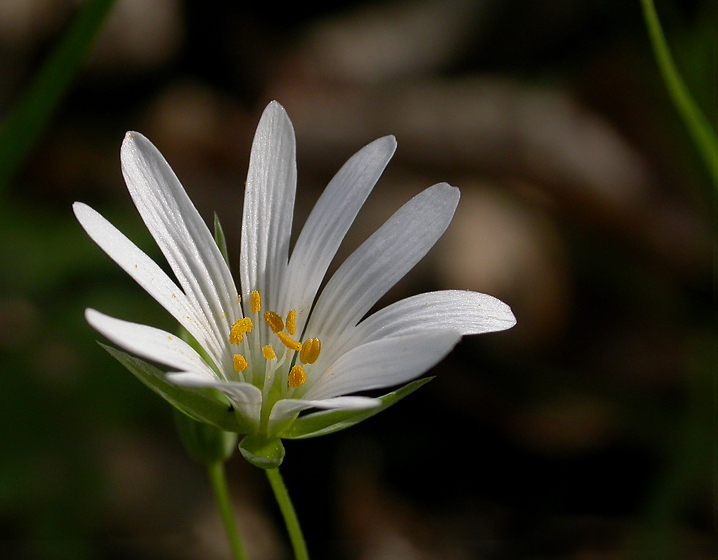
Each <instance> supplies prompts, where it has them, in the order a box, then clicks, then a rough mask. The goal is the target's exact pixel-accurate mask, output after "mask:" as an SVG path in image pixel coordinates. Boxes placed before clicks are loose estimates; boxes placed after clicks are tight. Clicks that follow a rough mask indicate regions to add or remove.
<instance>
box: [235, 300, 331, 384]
mask: <svg viewBox="0 0 718 560" xmlns="http://www.w3.org/2000/svg"><path fill="white" fill-rule="evenodd" d="M249 305H250V309H251V310H252V313H253V314H254V315H255V320H258V317H259V313H260V312H261V311H262V298H261V296H260V294H259V292H258V291H257V290H255V291H253V292H252V293H251V294H250V295H249ZM263 318H264V322H265V323H267V326H269V328H270V330H271V332H272V334H273V335H275V336H276V337H277V339H278V340H279V342H280V343H281V345H282V346H284V347H285V350H284V352H282V356H281V357H280V358H279V359H277V354H276V352H275V349H274V347H273V346H272V344H271V341H264V342H267V344H264V345H263V346H262V345H261V343H262V341H261V340H256V339H255V341H256V342H258V343H259V344H258V346H261V352H262V356H263V357H264V359H265V360H266V361H267V364H266V367H265V379H264V386H265V389H268V387H271V385H272V382H273V376H274V373H275V372H276V371H277V370H278V369H279V368H280V366H281V365H282V364H283V363H284V362H285V360H289V363H292V361H293V360H294V359H295V357H296V356H297V354H298V359H299V361H300V362H301V363H302V364H304V365H311V364H313V363H314V362H316V361H317V359H318V358H319V354H320V352H321V350H322V342H321V341H320V340H319V339H318V338H308V339H306V340H305V341H304V342H303V343H302V342H301V341H299V340H295V339H294V338H293V337H294V336H295V335H296V334H297V312H296V310H295V309H292V310H290V311H289V313H287V318H286V320H282V317H281V315H279V314H278V313H276V312H274V311H271V310H268V311H265V313H264V315H263ZM253 330H254V321H252V319H251V318H250V317H244V318H242V319H239V320H238V321H236V322H235V323H234V324H233V325H232V328H231V329H230V331H229V343H230V344H233V345H235V346H239V345H240V344H242V343H243V342H244V340H245V335H246V334H248V333H251V332H252V331H253ZM254 336H259V337H261V336H262V335H261V334H259V333H257V334H256V335H254ZM270 337H271V335H270ZM250 338H252V337H250ZM245 348H247V347H245ZM250 354H251V352H250ZM250 354H247V355H250ZM232 361H233V364H234V370H235V371H236V372H237V373H240V374H241V373H242V372H243V371H244V370H246V369H247V368H248V367H249V362H247V359H246V358H245V357H244V356H243V355H242V354H239V353H236V354H234V355H233V356H232ZM284 371H286V370H284ZM285 375H287V377H286V380H287V387H289V388H290V389H297V388H298V387H301V386H302V385H303V384H304V383H306V381H307V373H306V372H305V371H304V368H303V367H302V366H301V365H299V364H296V365H294V366H292V368H291V369H290V370H289V373H288V374H285Z"/></svg>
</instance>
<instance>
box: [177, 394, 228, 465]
mask: <svg viewBox="0 0 718 560" xmlns="http://www.w3.org/2000/svg"><path fill="white" fill-rule="evenodd" d="M174 416H175V426H176V427H177V431H178V432H179V435H180V438H181V439H182V443H183V444H184V447H185V449H186V450H187V453H189V454H190V457H192V458H193V459H194V460H195V461H197V462H199V463H202V464H203V465H211V464H213V463H217V462H222V463H224V462H225V461H227V459H229V458H230V457H231V456H232V454H233V453H234V450H235V448H236V446H237V434H235V433H234V432H225V431H224V430H220V429H219V428H217V427H216V426H213V425H212V424H207V423H205V422H198V421H197V420H195V419H194V418H191V417H190V416H187V415H186V414H185V413H184V412H182V411H181V410H179V409H178V408H175V409H174Z"/></svg>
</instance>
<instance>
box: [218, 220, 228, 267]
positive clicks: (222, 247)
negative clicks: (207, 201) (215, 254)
mask: <svg viewBox="0 0 718 560" xmlns="http://www.w3.org/2000/svg"><path fill="white" fill-rule="evenodd" d="M214 241H215V243H217V247H219V252H220V253H222V257H223V258H224V262H226V263H227V266H229V253H228V252H227V238H226V237H225V235H224V230H223V229H222V224H221V223H220V221H219V216H217V212H215V213H214Z"/></svg>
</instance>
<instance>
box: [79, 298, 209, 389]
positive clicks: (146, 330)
mask: <svg viewBox="0 0 718 560" xmlns="http://www.w3.org/2000/svg"><path fill="white" fill-rule="evenodd" d="M85 318H86V319H87V322H88V323H90V325H92V327H93V328H95V329H96V330H97V331H98V332H100V333H102V334H103V335H104V336H105V337H107V338H108V339H109V340H111V341H112V342H114V343H115V344H117V345H119V346H121V347H122V348H124V349H125V350H127V351H128V352H131V353H132V354H136V355H138V356H142V357H143V358H147V359H148V360H152V361H154V362H159V363H161V364H164V365H166V366H169V367H172V368H177V369H181V370H183V371H191V372H194V373H196V374H198V375H202V376H204V377H207V378H215V374H214V372H213V371H212V368H210V367H209V365H207V362H205V361H204V360H203V359H202V357H201V356H200V355H199V354H198V353H197V352H196V351H195V350H194V348H192V347H191V346H190V345H189V344H187V343H186V342H185V341H184V340H182V339H181V338H179V337H178V336H175V335H173V334H171V333H168V332H167V331H163V330H161V329H156V328H155V327H149V326H147V325H140V324H138V323H131V322H129V321H123V320H121V319H115V318H114V317H110V316H109V315H105V314H103V313H100V312H99V311H95V310H94V309H87V310H85Z"/></svg>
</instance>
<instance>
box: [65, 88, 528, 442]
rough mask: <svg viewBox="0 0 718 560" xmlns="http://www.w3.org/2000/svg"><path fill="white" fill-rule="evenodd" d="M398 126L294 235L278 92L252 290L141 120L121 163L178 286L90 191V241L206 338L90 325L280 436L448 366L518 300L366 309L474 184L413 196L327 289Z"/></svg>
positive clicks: (247, 262) (117, 323)
mask: <svg viewBox="0 0 718 560" xmlns="http://www.w3.org/2000/svg"><path fill="white" fill-rule="evenodd" d="M395 147H396V142H395V140H394V138H393V137H392V136H387V137H384V138H380V139H378V140H376V141H374V142H372V143H371V144H369V145H368V146H366V147H364V148H363V149H362V150H360V151H359V152H358V153H357V154H355V155H354V156H353V157H352V158H351V159H350V160H349V161H348V162H347V163H346V164H345V165H344V166H343V167H342V168H341V170H340V171H339V172H338V173H337V175H336V176H335V177H334V178H333V179H332V181H331V182H330V183H329V185H328V186H327V188H326V190H325V191H324V193H323V194H322V196H321V198H320V199H319V201H318V202H317V204H316V206H315V207H314V210H313V211H312V213H311V215H310V216H309V218H308V219H307V222H306V224H305V225H304V228H303V229H302V232H301V234H300V235H299V238H298V239H297V242H296V245H295V247H294V250H293V251H292V254H291V258H290V256H289V243H290V241H289V239H290V233H291V229H292V213H293V209H294V195H295V190H296V158H295V138H294V130H293V128H292V124H291V122H290V121H289V118H288V117H287V115H286V113H285V111H284V109H283V108H282V106H281V105H279V104H278V103H276V102H272V103H270V104H269V106H268V107H267V108H266V110H265V111H264V114H263V115H262V118H261V120H260V122H259V126H258V128H257V132H256V135H255V137H254V143H253V145H252V153H251V158H250V164H249V174H248V177H247V186H246V191H245V198H244V214H243V221H242V238H241V250H240V270H239V278H240V285H241V290H240V291H239V292H238V291H237V288H236V285H235V282H234V280H233V278H232V274H231V272H230V269H229V267H228V266H227V263H226V262H225V260H224V258H223V256H222V253H221V251H220V249H219V247H218V245H217V243H216V241H215V239H214V238H213V236H212V234H211V233H210V231H209V229H208V228H207V226H206V225H205V223H204V221H203V220H202V218H201V217H200V215H199V213H198V212H197V210H196V208H195V207H194V205H193V204H192V202H191V201H190V199H189V197H188V196H187V194H186V192H185V191H184V189H183V188H182V185H181V184H180V182H179V181H178V180H177V178H176V176H175V175H174V173H173V171H172V169H171V168H170V166H169V165H168V164H167V162H166V161H165V160H164V158H163V157H162V155H161V154H160V153H159V151H158V150H157V149H156V148H155V147H154V146H153V145H152V144H151V143H150V142H149V141H148V140H147V139H146V138H144V137H143V136H142V135H140V134H138V133H135V132H129V133H128V134H127V136H126V137H125V140H124V143H123V145H122V151H121V160H122V172H123V174H124V177H125V181H126V183H127V187H128V189H129V191H130V195H131V196H132V199H133V201H134V203H135V205H136V206H137V209H138V210H139V212H140V214H141V216H142V219H143V220H144V222H145V224H146V226H147V228H148V229H149V230H150V232H151V234H152V236H153V237H154V239H155V241H156V242H157V244H158V245H159V247H160V249H161V250H162V253H163V254H164V256H165V257H166V259H167V261H168V263H169V265H170V267H171V269H172V271H173V272H174V275H175V277H176V279H177V283H175V281H174V280H172V279H171V278H170V277H169V276H168V275H167V274H165V273H164V272H163V271H162V269H161V268H160V267H159V266H158V265H157V264H155V262H153V261H152V260H151V259H150V258H149V257H148V256H147V255H146V254H145V253H144V252H142V251H141V250H140V249H138V248H137V247H136V246H135V245H134V244H133V243H132V242H131V241H129V240H128V239H127V238H126V237H125V236H124V235H123V234H122V233H120V232H119V231H118V230H117V229H116V228H115V227H114V226H112V225H111V224H110V223H109V222H108V221H107V220H105V219H104V218H103V217H102V216H100V215H99V214H98V213H97V212H95V211H94V210H92V209H91V208H90V207H88V206H86V205H85V204H82V203H75V205H74V211H75V215H76V216H77V219H78V220H79V221H80V223H81V224H82V226H83V227H84V228H85V230H86V231H87V233H88V234H89V235H90V237H91V238H92V239H93V240H94V241H95V242H96V243H97V244H98V245H99V246H100V247H101V248H102V249H103V250H104V251H105V252H106V253H107V254H108V255H109V256H110V257H111V258H112V259H113V260H114V261H115V262H116V263H117V264H119V265H120V266H121V267H122V268H123V269H124V270H125V271H126V272H127V273H128V274H130V276H132V277H133V278H134V279H135V280H136V281H137V282H138V283H139V284H140V285H141V286H142V287H143V288H144V289H145V290H147V292H148V293H149V294H150V295H151V296H152V297H153V298H155V299H156V300H157V301H158V302H159V303H160V305H162V306H163V307H164V308H165V309H166V310H167V311H168V312H169V313H170V314H171V315H172V316H173V317H174V318H175V319H176V320H177V321H178V322H179V323H180V325H182V327H184V329H186V331H187V332H188V333H189V334H191V335H192V337H193V338H194V339H195V340H196V342H197V343H198V345H199V346H200V347H201V349H202V350H203V355H200V353H198V352H197V351H196V350H195V349H194V348H193V347H192V346H191V345H190V344H188V343H186V342H185V341H183V340H182V339H181V338H180V337H178V336H176V335H174V334H171V333H168V332H165V331H163V330H160V329H157V328H154V327H150V326H145V325H140V324H136V323H130V322H127V321H123V320H120V319H115V318H112V317H109V316H107V315H103V314H102V313H100V312H98V311H95V310H92V309H88V310H87V312H86V317H87V320H88V321H89V323H90V324H91V325H92V326H93V327H94V328H95V329H97V330H98V331H99V332H100V333H102V334H103V335H104V336H106V337H107V338H108V339H109V340H111V341H112V342H114V343H115V344H117V345H119V346H120V347H122V348H124V349H125V350H127V351H128V352H130V353H132V354H135V355H137V356H140V357H142V358H145V359H149V360H151V361H153V362H157V363H159V364H161V365H163V366H167V367H168V368H170V373H167V379H168V380H170V381H171V382H172V383H174V384H176V385H180V386H183V387H194V388H196V387H202V388H215V389H218V390H219V391H221V392H222V393H223V394H224V395H225V396H226V397H227V399H228V400H229V401H230V403H231V405H232V407H233V409H234V412H235V414H236V415H237V421H238V425H239V426H240V431H242V432H243V433H248V434H254V435H259V436H261V437H262V438H263V440H265V441H271V440H273V439H274V438H277V437H281V435H282V432H283V431H284V430H286V429H287V427H288V426H290V425H291V423H292V422H293V421H294V420H295V419H296V418H297V416H298V414H299V412H300V411H302V410H306V409H345V410H366V409H370V408H372V407H377V406H379V405H381V401H380V400H378V399H374V398H369V397H364V396H346V395H352V394H353V393H357V392H361V391H366V390H369V389H376V388H383V387H391V386H395V385H399V384H403V383H406V382H408V381H410V380H412V379H414V378H416V377H418V376H419V375H420V374H422V373H424V372H425V371H426V370H428V369H429V368H431V367H432V366H433V365H434V364H436V363H437V362H439V361H440V360H441V359H442V358H443V357H444V356H446V354H447V353H448V352H449V351H450V350H451V349H452V348H453V347H454V345H455V344H456V343H457V342H458V341H459V339H460V338H461V336H462V335H465V334H477V333H484V332H489V331H498V330H503V329H507V328H509V327H511V326H513V325H514V323H515V319H514V316H513V314H512V313H511V310H510V309H509V307H508V306H507V305H505V304H504V303H502V302H501V301H499V300H497V299H495V298H493V297H491V296H488V295H484V294H479V293H475V292H468V291H440V292H433V293H426V294H421V295H418V296H414V297H410V298H408V299H405V300H402V301H399V302H397V303H395V304H393V305H390V306H388V307H386V308H385V309H382V310H381V311H378V312H376V313H374V314H373V315H371V316H369V317H368V318H366V319H364V320H362V318H363V317H364V316H365V315H366V314H367V312H368V311H369V310H370V309H371V308H372V306H373V305H374V304H375V303H376V302H377V301H378V300H379V298H380V297H381V296H382V295H383V294H384V293H385V292H386V291H387V290H388V289H389V288H391V287H392V286H393V285H394V284H395V283H396V282H397V281H398V280H399V279H400V278H401V277H402V276H404V274H406V273H407V272H408V271H409V270H410V269H411V268H412V267H413V266H414V265H415V264H416V263H417V262H418V261H419V260H420V259H421V258H422V257H423V256H424V255H425V254H426V253H427V251H428V250H429V249H430V248H431V247H432V246H433V245H434V243H435V242H436V241H437V239H438V238H439V237H440V236H441V234H442V233H443V232H444V230H445V229H446V227H447V226H448V225H449V222H450V221H451V218H452V216H453V214H454V210H455V208H456V205H457V203H458V200H459V190H458V189H457V188H455V187H451V186H449V185H448V184H446V183H441V184H438V185H434V186H433V187H431V188H429V189H426V190H425V191H424V192H422V193H421V194H419V195H417V196H416V197H414V198H413V199H411V200H410V201H409V202H407V203H406V204H405V205H404V206H403V207H402V208H401V209H400V210H399V211H397V212H396V213H395V214H394V215H393V216H392V217H391V218H390V219H389V220H388V221H387V222H386V223H385V224H384V225H383V226H382V227H381V228H380V229H379V230H377V231H376V232H375V233H374V234H373V235H372V236H371V237H370V238H369V239H367V240H366V241H365V242H364V244H363V245H361V247H359V248H358V249H357V250H356V251H355V252H354V253H353V254H352V255H351V256H350V257H349V258H348V259H347V260H346V261H345V262H344V263H343V264H342V265H341V266H340V267H339V269H338V270H337V271H336V273H335V274H334V275H333V276H332V278H331V279H330V280H329V282H328V283H327V285H326V287H325V288H324V289H323V290H322V292H321V294H320V295H319V297H317V292H318V290H319V287H320V284H321V282H322V279H323V277H324V275H325V273H326V271H327V268H328V266H329V264H330V262H331V260H332V258H333V257H334V255H335V253H336V251H337V249H338V247H339V245H340V243H341V241H342V239H343V237H344V235H345V234H346V232H347V230H348V229H349V226H350V225H351V223H352V222H353V220H354V218H355V216H356V214H357V212H358V211H359V209H360V208H361V206H362V204H363V203H364V201H365V200H366V198H367V196H368V195H369V193H370V191H371V190H372V188H373V187H374V184H375V183H376V181H377V180H378V178H379V176H380V175H381V173H382V171H383V170H384V167H385V166H386V164H387V163H388V161H389V159H390V158H391V156H392V155H393V153H394V149H395Z"/></svg>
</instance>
